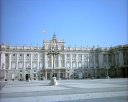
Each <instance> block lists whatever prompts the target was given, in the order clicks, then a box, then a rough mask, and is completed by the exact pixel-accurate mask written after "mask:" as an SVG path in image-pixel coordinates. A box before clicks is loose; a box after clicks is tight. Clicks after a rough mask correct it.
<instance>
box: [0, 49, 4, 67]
mask: <svg viewBox="0 0 128 102" xmlns="http://www.w3.org/2000/svg"><path fill="white" fill-rule="evenodd" d="M0 69H5V53H4V52H1V59H0Z"/></svg>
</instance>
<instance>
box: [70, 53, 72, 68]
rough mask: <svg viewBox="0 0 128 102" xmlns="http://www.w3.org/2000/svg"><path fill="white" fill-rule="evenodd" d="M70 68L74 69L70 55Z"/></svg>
mask: <svg viewBox="0 0 128 102" xmlns="http://www.w3.org/2000/svg"><path fill="white" fill-rule="evenodd" d="M70 68H71V69H72V54H70Z"/></svg>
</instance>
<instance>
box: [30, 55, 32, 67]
mask: <svg viewBox="0 0 128 102" xmlns="http://www.w3.org/2000/svg"><path fill="white" fill-rule="evenodd" d="M30 61H31V62H30V63H31V69H32V53H31V59H30Z"/></svg>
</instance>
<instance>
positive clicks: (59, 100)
mask: <svg viewBox="0 0 128 102" xmlns="http://www.w3.org/2000/svg"><path fill="white" fill-rule="evenodd" d="M58 82H59V85H57V86H50V85H49V83H50V80H43V81H30V82H27V81H8V82H5V81H3V82H2V81H1V82H0V102H103V101H104V102H127V101H128V98H127V97H128V79H126V78H120V79H93V80H91V79H87V80H58Z"/></svg>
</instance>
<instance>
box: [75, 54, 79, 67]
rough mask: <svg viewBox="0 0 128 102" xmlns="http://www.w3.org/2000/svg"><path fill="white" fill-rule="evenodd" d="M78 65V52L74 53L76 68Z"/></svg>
mask: <svg viewBox="0 0 128 102" xmlns="http://www.w3.org/2000/svg"><path fill="white" fill-rule="evenodd" d="M78 67H79V65H78V54H76V68H78Z"/></svg>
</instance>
